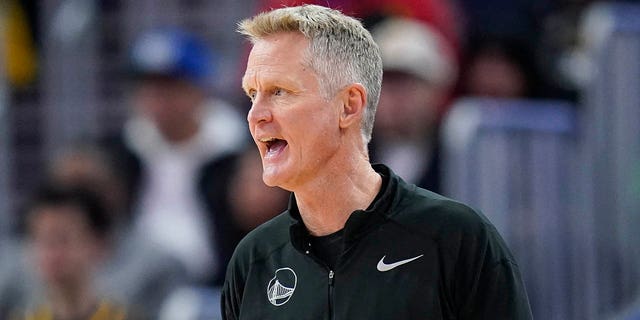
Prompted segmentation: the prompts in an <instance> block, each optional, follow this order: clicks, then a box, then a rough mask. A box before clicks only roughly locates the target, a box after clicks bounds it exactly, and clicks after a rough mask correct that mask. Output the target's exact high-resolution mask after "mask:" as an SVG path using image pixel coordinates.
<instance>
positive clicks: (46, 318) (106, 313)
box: [18, 301, 126, 320]
mask: <svg viewBox="0 0 640 320" xmlns="http://www.w3.org/2000/svg"><path fill="white" fill-rule="evenodd" d="M18 319H24V320H57V319H56V318H55V317H54V316H53V312H52V311H51V308H50V307H49V306H47V305H42V306H40V307H38V308H37V309H35V310H34V311H28V312H27V313H26V315H25V317H24V318H18ZM125 319H126V312H125V310H124V308H122V307H120V306H116V305H114V304H112V303H109V302H106V301H102V302H100V304H99V305H98V308H97V309H96V312H94V313H93V315H91V316H90V317H89V318H88V319H87V320H125ZM83 320H84V319H83Z"/></svg>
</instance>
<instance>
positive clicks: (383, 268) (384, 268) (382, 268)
mask: <svg viewBox="0 0 640 320" xmlns="http://www.w3.org/2000/svg"><path fill="white" fill-rule="evenodd" d="M422 256H424V254H421V255H419V256H417V257H413V258H409V259H405V260H400V261H398V262H394V263H389V264H386V263H384V257H386V255H385V256H382V259H380V261H378V266H377V267H378V271H380V272H385V271H389V270H391V269H393V268H395V267H398V266H401V265H403V264H405V263H409V262H411V261H413V260H416V259H418V258H420V257H422Z"/></svg>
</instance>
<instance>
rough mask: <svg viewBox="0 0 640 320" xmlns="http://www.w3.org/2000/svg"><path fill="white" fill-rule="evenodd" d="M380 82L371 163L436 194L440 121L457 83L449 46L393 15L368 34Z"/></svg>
mask: <svg viewBox="0 0 640 320" xmlns="http://www.w3.org/2000/svg"><path fill="white" fill-rule="evenodd" d="M372 35H373V39H374V40H375V42H376V43H377V44H378V46H379V47H380V55H381V56H382V63H383V65H384V81H383V84H382V91H381V93H380V103H379V104H378V111H377V112H376V123H375V127H374V134H373V140H372V142H371V144H370V146H369V149H370V151H371V154H370V156H371V159H373V161H375V162H382V163H384V164H386V165H388V166H390V167H391V168H393V170H394V171H395V172H396V174H398V176H400V177H402V179H404V180H405V181H407V182H409V183H413V184H415V185H417V186H419V187H422V188H425V189H428V190H430V191H433V192H439V191H440V154H439V153H440V152H439V149H440V148H439V145H438V132H439V127H440V118H441V114H442V110H443V109H444V107H445V105H446V102H447V98H448V96H449V94H450V92H451V89H452V85H453V83H454V81H455V75H456V69H457V64H456V61H455V59H454V53H453V49H452V47H451V45H449V43H447V41H446V40H445V39H444V37H443V36H441V35H440V33H439V32H438V30H436V29H435V28H433V27H431V26H430V25H428V24H426V23H425V22H422V21H419V20H414V19H408V18H402V17H395V16H391V17H388V18H386V19H385V20H383V21H382V22H380V23H379V24H377V25H376V26H375V27H374V28H373V30H372Z"/></svg>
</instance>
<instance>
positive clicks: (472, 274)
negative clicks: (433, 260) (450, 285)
mask: <svg viewBox="0 0 640 320" xmlns="http://www.w3.org/2000/svg"><path fill="white" fill-rule="evenodd" d="M461 240H462V243H460V245H461V246H460V249H461V250H460V255H459V256H458V257H459V259H458V261H457V264H456V281H455V283H456V285H455V286H456V288H455V292H456V295H455V296H456V305H457V306H458V308H457V310H458V315H459V319H469V320H470V319H474V320H477V319H497V320H499V319H505V320H506V319H509V320H529V319H532V318H533V316H532V314H531V308H530V306H529V299H528V297H527V292H526V290H525V286H524V283H523V281H522V277H521V276H520V271H519V269H518V265H517V264H516V262H515V259H514V258H513V256H512V255H511V252H510V251H509V248H508V247H507V245H506V244H505V243H504V240H503V239H502V238H501V237H500V235H499V234H498V232H497V231H496V229H495V228H494V227H493V226H492V225H491V224H490V223H489V222H488V221H483V222H481V223H478V224H476V225H474V226H473V227H472V228H470V229H467V230H465V232H464V235H463V236H462V237H461Z"/></svg>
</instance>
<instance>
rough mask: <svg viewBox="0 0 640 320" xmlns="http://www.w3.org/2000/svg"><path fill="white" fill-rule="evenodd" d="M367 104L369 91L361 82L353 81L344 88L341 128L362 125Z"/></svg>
mask: <svg viewBox="0 0 640 320" xmlns="http://www.w3.org/2000/svg"><path fill="white" fill-rule="evenodd" d="M366 104H367V92H366V90H365V89H364V86H363V85H362V84H360V83H353V84H350V85H348V86H347V87H346V88H344V89H343V94H342V109H341V111H340V128H343V129H344V128H347V127H350V126H353V125H360V121H361V120H362V116H363V115H364V109H365V108H366Z"/></svg>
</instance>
